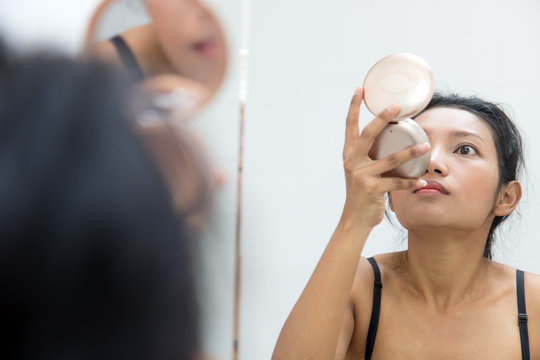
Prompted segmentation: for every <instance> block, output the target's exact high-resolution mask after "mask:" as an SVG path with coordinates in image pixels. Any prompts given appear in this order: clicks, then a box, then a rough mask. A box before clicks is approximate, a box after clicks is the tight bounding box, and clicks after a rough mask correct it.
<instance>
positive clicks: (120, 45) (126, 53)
mask: <svg viewBox="0 0 540 360" xmlns="http://www.w3.org/2000/svg"><path fill="white" fill-rule="evenodd" d="M111 42H112V44H113V45H114V47H115V48H116V51H117V52H118V55H119V56H120V59H121V60H122V63H123V64H124V66H125V67H126V69H127V71H128V72H129V75H130V76H131V78H132V79H133V80H135V81H142V80H144V74H143V72H142V69H141V67H140V66H139V63H138V62H137V59H136V58H135V55H134V54H133V52H132V51H131V49H130V48H129V46H128V44H126V41H125V40H124V38H123V37H121V36H120V35H116V36H115V37H113V38H112V39H111Z"/></svg>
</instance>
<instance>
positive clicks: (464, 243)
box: [405, 229, 489, 312]
mask: <svg viewBox="0 0 540 360" xmlns="http://www.w3.org/2000/svg"><path fill="white" fill-rule="evenodd" d="M488 230H489V229H487V230H485V229H478V231H475V232H467V233H465V232H448V231H442V230H441V229H435V230H423V231H409V249H408V251H407V252H406V253H405V255H406V269H407V271H406V273H405V274H406V280H407V281H408V283H409V285H410V288H411V289H412V291H413V292H415V293H416V295H418V296H420V297H421V298H423V299H424V300H425V302H426V303H427V306H430V307H432V308H433V309H435V310H436V311H439V312H447V311H451V310H452V309H455V308H458V307H460V306H462V305H463V304H464V303H466V302H468V301H474V300H475V299H477V298H478V297H479V296H480V295H481V294H482V292H483V291H484V290H485V289H483V288H482V285H484V286H485V284H486V282H485V281H482V280H483V279H485V275H486V269H487V266H488V264H489V261H487V259H485V258H484V257H483V252H484V246H485V241H486V240H485V239H486V238H487V234H488Z"/></svg>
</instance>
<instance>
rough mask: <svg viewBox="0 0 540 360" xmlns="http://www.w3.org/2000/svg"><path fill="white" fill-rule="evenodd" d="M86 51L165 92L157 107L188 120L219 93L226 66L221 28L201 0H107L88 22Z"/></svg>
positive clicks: (151, 87) (137, 79)
mask: <svg viewBox="0 0 540 360" xmlns="http://www.w3.org/2000/svg"><path fill="white" fill-rule="evenodd" d="M85 52H86V53H87V54H90V55H91V56H97V57H100V58H103V59H106V60H108V61H110V62H113V63H115V64H118V65H119V66H121V67H123V68H124V69H126V71H127V72H128V73H129V76H130V77H131V78H133V79H134V80H135V81H145V83H146V84H145V85H147V86H148V87H149V88H150V89H151V90H153V91H154V92H156V93H158V94H167V95H168V96H167V97H165V99H163V97H162V100H161V102H160V103H159V104H158V106H161V107H174V108H175V109H179V110H180V111H179V113H181V117H184V118H185V117H190V116H191V115H193V113H195V112H196V111H197V110H199V109H200V108H201V107H202V106H204V105H205V104H206V103H208V101H209V100H210V99H211V98H212V97H213V96H214V95H215V94H216V92H217V91H218V89H219V87H220V85H221V83H222V81H223V78H224V76H225V70H226V66H227V47H226V43H225V37H224V34H223V30H222V28H221V26H220V24H219V22H218V21H217V19H216V17H215V16H214V14H213V13H212V12H211V11H210V10H209V9H208V8H207V7H206V6H205V5H204V4H202V3H201V2H199V1H197V0H104V1H103V2H101V3H100V5H99V6H98V7H97V9H96V11H95V12H94V14H93V16H92V19H91V21H90V24H89V27H88V30H87V34H86V39H85Z"/></svg>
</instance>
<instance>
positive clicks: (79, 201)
mask: <svg viewBox="0 0 540 360" xmlns="http://www.w3.org/2000/svg"><path fill="white" fill-rule="evenodd" d="M126 85H127V83H126V82H124V80H123V79H122V78H120V77H119V75H117V74H116V73H115V72H114V71H113V70H111V69H110V68H108V67H107V66H105V65H102V64H100V63H96V62H82V63H74V62H72V61H70V60H67V59H63V58H60V57H54V56H49V55H31V56H25V57H17V56H15V55H13V54H10V53H8V52H7V51H6V49H5V48H4V47H3V46H0V289H1V292H2V295H1V296H0V328H1V329H2V333H3V334H4V335H3V337H2V339H1V340H0V344H1V349H0V358H2V359H130V360H132V359H190V358H193V357H194V354H195V352H196V351H197V349H198V345H199V340H198V338H199V329H198V317H197V304H196V299H195V291H194V284H193V277H192V276H193V272H192V269H191V265H192V264H191V252H190V246H189V238H190V237H189V234H188V233H187V232H186V230H185V229H186V226H185V224H184V222H183V221H182V219H178V218H177V217H176V216H175V215H174V212H173V208H172V207H173V204H172V201H171V197H170V194H169V192H168V191H167V188H166V185H165V183H164V180H163V179H162V176H161V175H160V173H159V171H158V168H157V166H156V165H155V163H154V162H153V160H152V158H151V156H150V155H149V154H148V153H147V151H146V150H145V148H144V147H143V146H142V145H141V144H140V142H139V140H138V138H137V137H136V136H135V135H134V134H133V133H132V132H131V126H130V124H129V122H130V116H129V111H128V96H127V94H128V91H127V87H126Z"/></svg>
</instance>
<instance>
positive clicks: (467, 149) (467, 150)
mask: <svg viewBox="0 0 540 360" xmlns="http://www.w3.org/2000/svg"><path fill="white" fill-rule="evenodd" d="M457 152H458V153H459V154H460V155H474V154H476V150H475V149H474V148H473V147H472V146H470V145H462V146H460V147H459V148H458V149H457Z"/></svg>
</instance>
